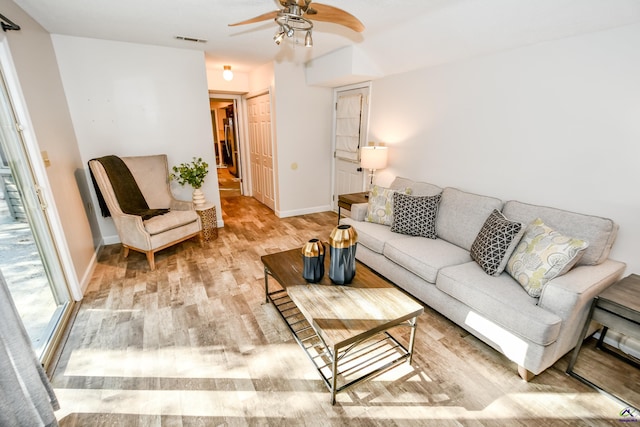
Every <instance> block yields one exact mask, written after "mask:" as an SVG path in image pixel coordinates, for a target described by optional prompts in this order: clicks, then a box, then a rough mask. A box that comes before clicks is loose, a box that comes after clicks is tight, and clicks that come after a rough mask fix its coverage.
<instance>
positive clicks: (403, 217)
mask: <svg viewBox="0 0 640 427" xmlns="http://www.w3.org/2000/svg"><path fill="white" fill-rule="evenodd" d="M439 204H440V194H437V195H435V196H411V195H408V194H402V193H396V194H394V195H393V212H394V213H395V215H394V218H393V223H392V224H391V231H393V232H394V233H401V234H408V235H410V236H422V237H428V238H429V239H435V238H436V214H437V213H438V205H439Z"/></svg>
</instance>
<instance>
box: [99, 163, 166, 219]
mask: <svg viewBox="0 0 640 427" xmlns="http://www.w3.org/2000/svg"><path fill="white" fill-rule="evenodd" d="M94 160H97V161H99V162H100V163H101V164H102V166H103V167H104V170H105V172H106V173H107V177H108V178H109V181H111V187H113V192H114V193H115V195H116V199H118V203H119V204H120V209H122V212H124V213H126V214H130V215H138V216H141V217H142V219H143V220H146V219H149V218H153V217H154V216H158V215H163V214H166V213H167V212H169V209H149V205H148V204H147V201H146V200H145V199H144V196H143V195H142V192H141V191H140V187H138V183H137V182H136V180H135V178H134V177H133V175H132V174H131V171H130V170H129V168H128V167H127V165H126V164H125V163H124V162H123V161H122V159H121V158H120V157H118V156H104V157H99V158H97V159H94ZM89 171H91V168H89ZM91 179H92V180H93V185H94V187H95V189H96V194H97V195H98V202H99V204H100V210H101V211H102V216H103V217H107V216H111V214H110V213H109V209H108V208H107V204H106V203H105V202H104V197H102V193H101V192H100V188H98V186H97V185H96V184H97V183H96V181H95V177H94V176H93V173H91Z"/></svg>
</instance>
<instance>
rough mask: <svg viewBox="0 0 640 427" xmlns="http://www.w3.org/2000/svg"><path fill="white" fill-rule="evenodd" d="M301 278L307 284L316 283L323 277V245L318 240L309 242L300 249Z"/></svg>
mask: <svg viewBox="0 0 640 427" xmlns="http://www.w3.org/2000/svg"><path fill="white" fill-rule="evenodd" d="M302 262H303V267H302V277H303V278H304V280H306V281H307V282H309V283H318V282H319V281H320V280H322V277H323V276H324V245H323V244H322V242H321V241H320V240H318V239H311V240H309V241H308V242H307V243H306V244H305V245H304V246H303V247H302Z"/></svg>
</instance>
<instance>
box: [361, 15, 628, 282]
mask: <svg viewBox="0 0 640 427" xmlns="http://www.w3.org/2000/svg"><path fill="white" fill-rule="evenodd" d="M638 52H640V25H633V26H627V27H622V28H618V29H613V30H607V31H601V32H597V33H592V34H587V35H581V36H576V37H572V38H566V39H562V40H558V41H553V42H548V43H540V44H537V45H533V46H529V47H524V48H520V49H516V50H511V51H506V52H502V53H499V54H495V55H491V56H485V57H479V58H475V59H470V60H466V61H460V62H457V63H453V64H449V65H445V66H440V67H437V68H432V69H424V70H419V71H414V72H410V73H405V74H401V75H396V76H391V77H388V78H383V79H381V80H377V81H375V82H374V83H373V89H372V105H371V120H370V133H369V140H371V141H383V142H386V143H387V144H388V145H389V146H390V149H389V152H390V154H389V155H390V161H389V163H390V164H389V168H387V169H385V170H383V171H380V173H379V174H378V177H379V179H378V182H379V183H380V184H386V183H388V182H390V181H391V179H392V178H393V176H395V175H401V176H407V177H410V178H414V179H419V180H424V181H429V182H433V183H435V184H438V185H440V186H455V187H459V188H461V189H464V190H468V191H473V192H478V193H482V194H487V195H492V196H496V197H499V198H501V199H503V200H509V199H517V200H521V201H524V202H530V203H535V204H542V205H549V206H554V207H559V208H564V209H569V210H574V211H577V212H582V213H588V214H593V215H599V216H605V217H610V218H612V219H614V220H615V221H616V222H617V223H619V224H620V233H619V235H618V239H617V241H616V244H615V245H614V249H613V252H612V254H611V256H612V258H614V259H618V260H620V261H624V262H626V263H627V264H628V266H627V273H632V272H635V273H639V272H640V258H639V257H638V255H637V253H638V250H637V244H638V242H640V189H639V188H638V187H639V184H640V178H639V177H638V161H639V159H640V78H639V76H640V55H639V54H638Z"/></svg>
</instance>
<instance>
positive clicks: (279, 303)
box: [267, 290, 415, 404]
mask: <svg viewBox="0 0 640 427" xmlns="http://www.w3.org/2000/svg"><path fill="white" fill-rule="evenodd" d="M267 296H268V299H269V300H270V301H271V302H272V303H273V305H274V306H275V307H276V309H277V310H278V313H279V314H280V316H281V317H282V319H283V320H284V321H285V323H286V324H287V326H288V327H289V329H290V330H291V333H292V335H293V337H294V338H295V340H296V341H297V342H298V344H299V345H300V347H302V349H303V350H304V352H305V353H306V355H307V356H308V357H309V359H310V360H311V362H313V364H314V366H315V367H316V369H317V371H318V373H319V374H320V377H321V378H322V380H323V381H324V383H325V385H326V386H327V388H328V389H329V391H330V392H331V404H335V401H336V393H338V392H340V391H343V390H345V389H347V388H349V387H351V386H354V385H356V384H358V383H360V382H362V381H364V380H367V379H369V378H372V377H374V376H377V375H380V374H382V373H383V372H385V371H387V370H389V369H391V368H393V367H395V366H397V365H399V364H401V363H404V362H405V361H408V362H409V363H411V356H412V352H411V351H410V349H407V348H406V347H405V346H404V345H402V344H401V343H400V342H398V341H397V340H396V339H395V338H394V337H393V336H392V335H391V334H390V333H389V332H388V331H382V332H379V333H377V334H376V335H373V336H371V337H368V338H367V339H364V340H362V341H358V342H356V343H353V344H350V345H348V346H345V347H344V348H340V349H338V354H337V358H335V362H336V363H335V366H334V355H333V354H332V352H331V350H330V348H329V347H328V346H327V345H326V344H325V343H324V341H323V340H322V338H321V337H320V336H319V335H318V334H317V333H316V332H315V330H314V329H313V327H312V326H311V325H310V324H309V322H308V321H307V320H306V318H305V317H304V315H303V314H302V313H301V312H300V310H299V309H298V307H297V306H296V305H295V303H294V302H293V301H292V300H291V298H290V297H289V295H288V294H287V292H286V290H277V291H274V292H268V293H267ZM395 326H407V327H410V328H413V329H414V330H415V319H413V321H406V322H403V323H400V324H398V325H395ZM412 336H413V333H412ZM410 347H411V346H410ZM338 384H340V385H338Z"/></svg>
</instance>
